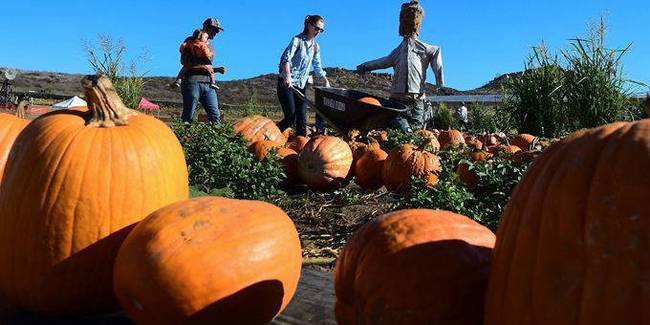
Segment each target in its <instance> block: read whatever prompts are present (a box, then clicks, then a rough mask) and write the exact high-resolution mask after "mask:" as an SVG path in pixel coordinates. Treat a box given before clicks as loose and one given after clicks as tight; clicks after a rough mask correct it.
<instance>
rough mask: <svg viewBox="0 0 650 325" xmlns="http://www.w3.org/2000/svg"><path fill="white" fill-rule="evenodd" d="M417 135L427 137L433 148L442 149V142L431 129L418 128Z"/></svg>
mask: <svg viewBox="0 0 650 325" xmlns="http://www.w3.org/2000/svg"><path fill="white" fill-rule="evenodd" d="M415 135H417V136H419V137H421V138H424V139H427V141H429V144H428V146H431V147H432V148H433V149H440V142H438V137H437V136H436V134H435V133H433V132H431V131H429V130H417V131H415Z"/></svg>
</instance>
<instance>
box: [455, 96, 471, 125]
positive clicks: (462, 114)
mask: <svg viewBox="0 0 650 325" xmlns="http://www.w3.org/2000/svg"><path fill="white" fill-rule="evenodd" d="M456 118H457V119H458V122H459V123H460V125H461V126H462V127H463V128H465V127H467V123H468V122H469V118H468V116H467V107H465V102H462V103H461V104H460V107H458V108H457V109H456Z"/></svg>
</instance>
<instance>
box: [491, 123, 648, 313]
mask: <svg viewBox="0 0 650 325" xmlns="http://www.w3.org/2000/svg"><path fill="white" fill-rule="evenodd" d="M649 135H650V120H649V119H645V120H640V121H638V122H633V123H622V122H620V123H614V124H609V125H605V126H601V127H598V128H594V129H585V130H580V131H578V132H575V133H573V134H571V135H570V136H569V137H568V138H566V139H564V140H563V141H561V142H559V143H557V144H555V145H553V146H551V147H550V148H548V149H547V150H546V151H544V152H543V153H542V154H541V155H540V156H539V157H538V158H537V159H536V160H535V162H534V163H533V164H532V165H531V167H530V168H529V169H528V170H527V172H526V174H525V175H524V176H523V178H522V179H521V181H520V182H519V184H518V185H517V187H516V188H515V190H514V192H513V193H512V196H511V198H510V201H509V202H508V205H507V207H506V209H505V211H504V212H503V215H502V218H501V222H500V224H499V228H498V232H497V243H496V246H495V250H494V256H493V260H492V269H491V271H490V282H489V288H488V291H487V295H486V322H485V324H500V325H501V324H504V325H508V324H593V325H600V324H644V323H647V322H648V317H647V310H648V301H649V300H648V298H649V297H650V292H649V291H648V285H647V283H648V281H647V280H648V275H649V274H650V254H648V248H649V247H650V241H649V237H648V234H650V204H649V203H648V191H647V188H648V184H650V172H648V166H650V136H649Z"/></svg>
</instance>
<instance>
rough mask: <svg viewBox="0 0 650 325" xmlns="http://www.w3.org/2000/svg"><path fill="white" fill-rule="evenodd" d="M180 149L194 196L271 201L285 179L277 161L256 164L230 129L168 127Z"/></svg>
mask: <svg viewBox="0 0 650 325" xmlns="http://www.w3.org/2000/svg"><path fill="white" fill-rule="evenodd" d="M172 128H173V130H174V132H175V133H176V136H177V137H178V139H179V140H180V142H181V145H182V146H183V150H184V152H185V160H186V161H187V166H188V169H189V178H190V185H192V186H193V188H194V190H195V191H196V192H197V193H200V192H204V193H207V194H211V195H220V196H230V197H234V198H240V199H256V200H265V201H273V200H275V199H276V197H277V196H278V195H280V194H281V193H282V191H281V190H280V189H279V183H280V182H281V181H282V179H283V178H284V177H285V175H284V173H283V171H282V166H281V164H280V162H279V161H278V160H275V159H273V157H274V155H270V159H268V160H265V161H261V162H260V161H257V160H255V159H254V158H253V156H252V155H251V154H250V153H249V152H248V150H247V149H246V143H245V142H244V140H243V139H242V138H241V137H240V136H235V135H234V133H233V131H232V127H231V126H230V125H227V124H224V125H215V124H211V123H193V124H190V125H183V124H182V123H180V122H175V123H173V125H172Z"/></svg>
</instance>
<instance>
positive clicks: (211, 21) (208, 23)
mask: <svg viewBox="0 0 650 325" xmlns="http://www.w3.org/2000/svg"><path fill="white" fill-rule="evenodd" d="M203 27H213V28H216V29H218V30H223V27H221V24H219V19H216V18H208V19H206V20H205V21H204V22H203Z"/></svg>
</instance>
